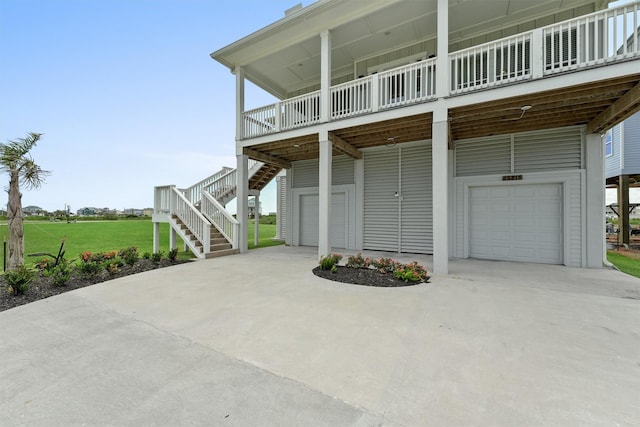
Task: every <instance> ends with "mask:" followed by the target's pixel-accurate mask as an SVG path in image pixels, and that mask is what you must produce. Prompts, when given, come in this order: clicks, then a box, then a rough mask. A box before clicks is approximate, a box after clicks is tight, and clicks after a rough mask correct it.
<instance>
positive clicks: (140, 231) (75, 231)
mask: <svg viewBox="0 0 640 427" xmlns="http://www.w3.org/2000/svg"><path fill="white" fill-rule="evenodd" d="M0 234H2V236H3V237H5V238H6V236H7V234H8V230H7V225H6V223H4V224H0ZM275 234H276V226H275V225H272V224H260V235H259V243H258V246H254V245H253V221H251V224H250V226H249V249H253V248H254V247H258V248H263V247H267V246H275V245H280V244H282V241H274V240H272V238H273V237H274V236H275ZM24 236H25V239H24V241H25V248H24V249H25V251H24V253H25V260H24V261H25V264H27V265H33V264H35V263H36V262H37V261H39V260H40V259H42V258H43V257H42V256H38V257H30V256H28V254H35V253H50V254H53V255H57V253H58V249H59V248H60V242H61V241H62V239H63V238H65V237H66V241H65V244H64V250H65V255H66V258H67V259H69V260H73V259H77V258H78V256H79V254H80V253H82V252H86V251H89V252H107V251H114V250H120V249H125V248H128V247H131V246H136V247H137V248H138V252H139V253H140V254H143V253H145V252H149V253H152V252H153V223H152V222H151V220H145V221H140V220H137V221H129V220H119V221H104V222H93V221H87V222H82V221H79V222H77V223H70V224H68V223H66V222H40V221H34V222H25V224H24ZM177 247H178V250H179V253H178V259H190V258H193V257H194V256H193V254H192V253H191V251H189V250H187V251H186V252H185V251H183V250H182V248H183V247H184V243H183V242H182V239H180V238H179V237H178V239H177ZM160 250H161V251H163V252H164V253H165V255H166V254H167V253H168V252H169V224H167V223H161V224H160ZM0 252H2V248H0Z"/></svg>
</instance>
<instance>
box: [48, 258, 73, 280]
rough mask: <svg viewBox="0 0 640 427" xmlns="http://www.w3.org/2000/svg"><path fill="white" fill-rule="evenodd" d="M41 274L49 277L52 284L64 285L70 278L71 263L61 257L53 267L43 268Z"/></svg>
mask: <svg viewBox="0 0 640 427" xmlns="http://www.w3.org/2000/svg"><path fill="white" fill-rule="evenodd" d="M43 274H44V275H45V276H46V277H49V278H51V280H52V281H53V285H54V286H64V285H65V284H66V283H67V282H68V281H69V279H70V278H71V263H70V262H69V261H68V260H67V259H65V258H62V259H60V260H59V261H58V264H57V265H56V266H55V267H53V268H50V269H48V270H45V271H44V272H43Z"/></svg>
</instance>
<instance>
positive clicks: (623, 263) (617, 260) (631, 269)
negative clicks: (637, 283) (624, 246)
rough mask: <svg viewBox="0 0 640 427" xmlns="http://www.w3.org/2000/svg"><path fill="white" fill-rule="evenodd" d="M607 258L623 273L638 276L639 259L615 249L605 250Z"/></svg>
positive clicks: (639, 270)
mask: <svg viewBox="0 0 640 427" xmlns="http://www.w3.org/2000/svg"><path fill="white" fill-rule="evenodd" d="M607 259H608V260H609V262H610V263H612V264H613V265H615V266H616V267H618V269H619V270H620V271H622V272H623V273H627V274H630V275H632V276H635V277H639V278H640V259H637V258H633V257H629V256H625V255H622V254H619V253H617V252H615V251H607Z"/></svg>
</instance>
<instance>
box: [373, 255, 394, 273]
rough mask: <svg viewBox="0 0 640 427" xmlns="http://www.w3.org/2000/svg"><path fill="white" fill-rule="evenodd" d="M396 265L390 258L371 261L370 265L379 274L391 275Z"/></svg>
mask: <svg viewBox="0 0 640 427" xmlns="http://www.w3.org/2000/svg"><path fill="white" fill-rule="evenodd" d="M396 264H398V263H397V262H396V261H394V260H393V259H391V258H380V259H377V260H376V259H374V260H372V261H371V265H373V266H374V267H375V268H376V269H378V271H379V272H380V273H392V272H393V270H394V269H395V266H396Z"/></svg>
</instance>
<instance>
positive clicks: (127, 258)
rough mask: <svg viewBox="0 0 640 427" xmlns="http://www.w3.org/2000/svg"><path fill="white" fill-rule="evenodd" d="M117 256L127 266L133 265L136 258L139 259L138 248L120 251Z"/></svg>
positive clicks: (133, 247)
mask: <svg viewBox="0 0 640 427" xmlns="http://www.w3.org/2000/svg"><path fill="white" fill-rule="evenodd" d="M118 255H119V256H120V258H122V260H123V261H124V262H125V264H127V265H133V264H135V263H136V262H138V258H139V257H140V255H138V248H136V247H135V246H131V247H130V248H126V249H122V250H120V252H119V253H118Z"/></svg>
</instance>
